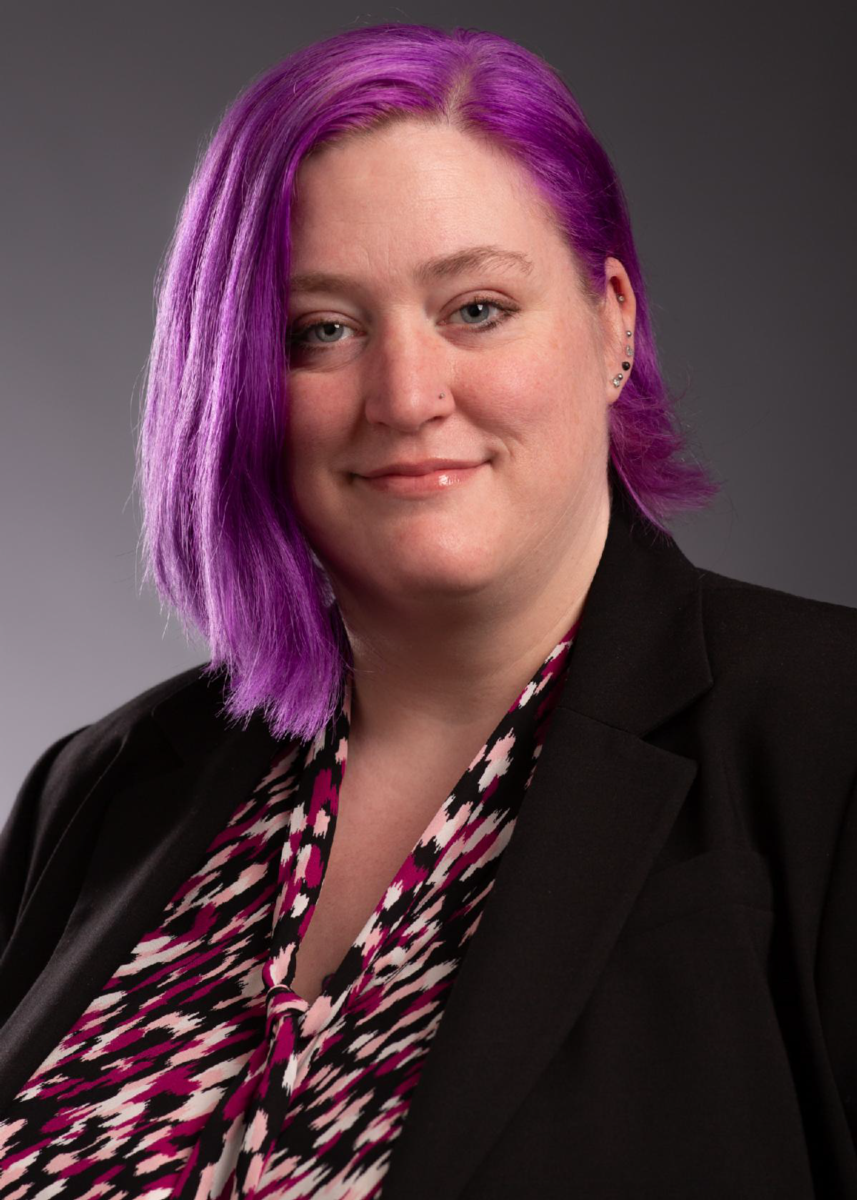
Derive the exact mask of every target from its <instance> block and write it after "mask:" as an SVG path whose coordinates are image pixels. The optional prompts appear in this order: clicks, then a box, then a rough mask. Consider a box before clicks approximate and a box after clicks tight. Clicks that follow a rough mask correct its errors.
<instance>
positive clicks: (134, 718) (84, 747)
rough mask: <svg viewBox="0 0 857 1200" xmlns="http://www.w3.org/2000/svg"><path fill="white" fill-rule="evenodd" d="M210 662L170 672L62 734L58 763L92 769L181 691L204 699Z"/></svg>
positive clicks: (68, 767)
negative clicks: (77, 727)
mask: <svg viewBox="0 0 857 1200" xmlns="http://www.w3.org/2000/svg"><path fill="white" fill-rule="evenodd" d="M207 666H208V664H202V665H200V666H196V667H191V668H189V669H188V670H185V671H180V672H178V673H177V674H175V675H171V676H169V678H167V679H163V680H161V681H160V682H159V683H156V684H153V685H152V686H151V687H148V688H146V689H145V690H144V691H141V692H138V693H137V694H136V695H133V696H131V697H130V698H129V699H127V700H124V701H123V702H122V703H121V704H119V705H117V706H116V707H115V708H112V709H110V710H108V711H107V712H106V713H104V714H103V715H102V716H100V717H98V718H97V719H96V720H94V721H92V722H91V723H90V724H88V725H84V726H82V727H81V728H80V729H78V730H75V732H74V733H72V734H67V735H66V736H65V737H63V738H60V739H59V742H57V743H54V745H55V746H60V745H61V748H60V749H59V752H58V756H57V757H58V759H59V760H60V761H58V763H57V766H60V765H62V766H64V767H65V769H66V770H67V771H70V770H71V769H72V768H75V769H76V770H78V771H80V770H83V771H84V772H85V773H89V771H88V770H87V768H90V767H97V766H98V765H99V763H101V762H103V761H104V760H105V759H107V758H112V757H113V755H114V754H115V752H116V750H118V749H119V747H120V746H121V745H122V744H123V743H124V742H125V741H126V739H127V738H128V736H129V735H130V734H132V733H133V731H134V730H135V729H136V728H137V727H138V726H139V725H140V724H141V723H142V722H144V721H146V720H147V718H148V717H149V715H150V714H151V713H152V711H153V710H154V709H155V708H157V707H158V706H159V705H161V704H163V703H164V702H165V701H167V700H170V699H171V698H172V697H177V696H178V695H179V694H180V693H182V694H183V695H184V696H185V697H186V698H187V700H188V703H194V701H195V700H196V699H197V698H198V699H199V700H200V701H201V700H203V699H204V698H205V697H206V696H208V695H209V694H210V692H211V691H212V687H213V685H212V684H211V680H210V678H209V677H207V676H206V675H205V674H204V672H205V670H206V669H207ZM51 749H53V747H49V749H48V751H46V753H50V750H51Z"/></svg>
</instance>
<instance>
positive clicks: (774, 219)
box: [0, 0, 857, 821]
mask: <svg viewBox="0 0 857 1200" xmlns="http://www.w3.org/2000/svg"><path fill="white" fill-rule="evenodd" d="M0 12H2V27H3V34H2V38H0V152H2V159H1V160H0V161H2V190H0V305H2V314H0V317H2V319H0V331H1V332H0V336H2V344H0V404H2V438H0V456H2V457H0V480H2V496H0V501H1V502H0V539H2V540H1V541H0V553H2V563H3V586H2V591H0V604H2V609H0V637H2V643H1V644H2V669H3V679H4V687H3V693H2V704H3V710H2V728H3V745H2V750H3V754H2V766H0V770H2V776H3V777H2V787H0V821H2V820H3V818H4V816H5V813H6V811H7V810H8V808H9V807H10V805H11V803H12V800H13V798H14V795H15V793H16V791H17V789H18V787H19V786H20V783H21V782H22V780H23V778H24V775H25V774H26V772H27V770H28V769H29V767H30V766H31V764H32V763H33V762H34V761H35V759H36V758H37V757H38V755H39V754H40V753H41V752H42V750H44V749H45V748H46V747H47V746H48V745H49V744H50V742H52V741H53V740H55V739H56V738H58V737H60V736H61V735H62V734H64V733H67V732H70V731H71V730H72V729H76V728H78V727H80V726H81V725H84V724H86V723H88V722H90V721H93V720H96V719H97V718H98V717H100V716H102V715H103V714H104V713H106V712H108V711H109V710H110V709H111V708H113V707H115V706H116V705H118V704H120V703H122V702H123V701H124V700H126V699H129V698H130V697H131V696H133V695H135V694H137V693H138V692H140V691H142V690H143V689H145V688H147V687H149V686H151V685H152V684H154V683H157V682H158V681H159V680H162V679H165V678H167V677H168V676H170V675H172V674H174V673H176V672H178V671H181V670H184V669H185V668H187V667H190V666H192V665H194V664H196V663H200V662H203V661H205V660H206V659H207V657H208V655H207V651H206V647H205V645H204V644H203V643H197V644H196V645H191V646H188V645H186V643H185V641H184V639H183V636H182V634H181V633H180V630H179V628H178V623H177V621H176V620H175V619H170V620H169V621H168V620H167V618H166V616H165V615H162V614H161V612H160V610H159V606H158V603H157V600H156V598H155V596H154V595H153V594H152V593H151V592H150V591H148V590H147V591H146V592H144V593H142V594H141V593H140V592H139V587H138V582H139V578H140V575H141V568H140V566H139V563H138V557H137V538H138V532H139V523H138V516H139V514H138V512H137V505H136V502H135V500H134V499H133V498H132V494H131V487H132V476H133V462H134V460H133V447H134V437H135V427H136V424H137V420H138V416H139V409H138V401H139V391H140V379H141V372H142V369H143V366H144V363H145V359H146V353H147V350H148V347H149V341H150V338H151V334H152V327H153V319H154V306H153V299H152V293H153V285H154V278H155V272H156V270H157V266H158V264H159V262H160V259H161V256H162V254H163V252H164V249H165V247H166V244H167V241H168V239H169V236H170V233H171V231H172V228H173V223H174V220H175V217H176V214H177V211H178V208H179V205H180V202H181V199H182V196H183V194H184V191H185V189H186V187H187V184H188V182H189V179H190V173H191V169H192V167H193V164H194V160H195V157H196V154H197V150H198V149H199V147H200V146H201V145H202V144H203V143H204V141H205V140H207V138H208V136H209V134H210V132H211V131H213V129H214V128H215V126H216V125H217V123H218V121H219V119H220V117H221V115H222V113H223V111H224V109H225V108H226V107H227V106H228V105H229V103H230V102H231V101H232V100H233V98H234V97H235V96H236V95H237V93H238V92H239V91H240V90H241V89H242V87H243V86H244V85H245V84H246V83H247V82H248V81H249V80H250V78H251V77H253V76H254V75H256V74H257V73H259V72H260V71H261V70H263V69H264V68H266V67H267V66H269V65H271V64H273V63H274V62H276V61H278V60H279V59H281V58H283V57H285V56H286V55H287V54H289V53H290V52H292V51H293V50H294V49H296V48H298V47H299V46H301V45H305V44H306V43H308V42H311V41H315V40H317V39H319V38H322V37H326V36H329V35H330V34H332V33H335V32H337V31H338V30H340V29H344V28H347V27H350V26H352V25H369V24H375V23H378V22H381V21H397V22H408V23H410V22H413V23H418V24H432V25H439V26H443V27H451V26H452V25H464V26H473V27H476V28H483V29H491V30H495V31H497V32H499V33H503V34H505V35H507V36H509V37H512V38H514V39H515V40H517V41H521V42H523V44H525V45H527V46H529V47H530V48H531V49H533V50H535V51H536V52H537V53H539V54H541V55H543V56H544V57H545V58H547V60H548V61H549V62H551V63H552V64H553V65H554V66H555V67H557V68H558V69H559V70H560V71H561V72H562V74H563V76H564V78H565V79H566V81H567V82H568V84H569V85H570V87H571V89H572V91H573V92H574V93H575V95H576V96H577V98H578V100H579V101H580V103H581V105H582V107H583V109H584V112H585V113H586V115H587V117H588V119H589V121H590V123H591V125H592V127H593V129H594V132H595V134H596V136H597V137H599V138H600V139H601V141H602V143H603V144H604V146H605V148H606V149H607V152H608V153H609V154H610V156H611V158H612V159H613V162H614V163H615V165H616V167H617V169H618V171H619V175H620V177H621V179H622V181H623V184H624V186H625V189H626V191H627V194H628V198H629V202H630V206H631V213H632V218H633V223H634V231H635V236H636V239H637V244H638V249H639V252H640V255H641V258H642V262H643V268H644V272H645V275H646V281H647V285H648V289H649V294H650V300H651V303H652V307H653V319H654V323H655V329H656V333H657V336H658V343H659V347H660V352H661V355H662V360H663V364H664V367H665V371H666V374H667V378H668V380H669V382H670V384H671V385H672V386H673V388H675V389H676V390H678V391H680V392H683V393H684V394H685V399H684V402H683V405H682V408H681V412H682V415H683V418H684V419H685V421H687V422H688V423H689V424H690V425H691V426H692V427H693V429H694V430H695V435H696V441H697V445H698V447H699V449H700V450H701V451H702V453H703V454H704V455H705V456H706V457H707V459H708V460H709V462H710V463H711V465H712V467H713V469H714V471H715V473H716V474H717V475H718V476H719V477H720V478H721V479H723V480H724V481H725V486H724V490H723V493H722V495H721V497H720V499H719V500H718V501H717V502H716V504H715V506H714V508H713V509H712V510H710V511H709V512H708V513H705V514H700V515H697V516H692V517H684V518H682V519H680V520H678V521H677V522H676V523H675V524H674V526H673V532H674V534H675V536H676V540H677V541H678V542H679V544H680V545H681V547H682V549H683V550H684V551H685V553H686V554H687V555H688V556H689V557H690V558H691V559H692V560H693V561H694V562H697V563H699V564H700V565H704V566H708V567H710V568H711V569H712V570H716V571H719V572H722V573H724V574H727V575H734V576H737V577H739V578H742V579H748V580H752V581H753V582H756V583H761V584H765V585H767V586H770V587H775V588H779V589H782V590H785V591H790V592H796V593H798V594H800V595H803V596H811V597H815V598H818V599H822V600H828V601H834V602H836V603H839V604H846V605H850V606H857V566H855V557H854V546H855V540H854V516H855V500H856V499H857V484H855V477H854V467H853V449H852V448H853V444H854V440H855V433H857V420H855V414H854V387H853V384H852V375H853V371H854V361H855V336H854V328H855V319H854V317H855V304H854V300H853V296H852V291H853V287H852V277H853V274H854V263H855V256H854V207H853V195H854V183H855V179H854V176H855V163H854V155H853V149H852V147H853V140H854V135H853V124H854V115H855V114H854V92H853V87H852V85H851V84H850V83H849V82H848V81H849V80H850V79H851V77H852V70H853V61H852V60H853V47H854V42H855V39H854V34H855V29H854V24H855V22H854V6H853V5H850V4H849V5H848V6H847V7H846V6H845V5H844V4H843V5H838V4H837V5H833V4H829V3H826V4H825V3H822V4H821V5H816V6H814V7H813V8H812V9H811V10H810V9H809V8H802V9H801V8H797V9H794V10H792V11H790V10H789V9H788V8H786V7H784V6H783V5H781V4H775V3H770V4H756V5H752V4H742V5H739V4H738V3H737V2H736V3H731V4H730V3H718V4H717V5H688V4H687V2H686V0H671V2H670V3H662V4H646V5H640V4H638V3H636V2H635V0H611V2H610V4H603V3H597V2H595V0H590V2H589V3H586V4H571V5H569V6H567V7H566V6H562V5H560V6H557V5H555V4H552V3H547V2H545V0H536V2H535V3H529V4H526V5H521V4H520V3H518V2H517V0H516V2H515V3H502V2H498V0H492V2H491V3H487V2H481V0H478V2H477V0H469V2H468V3H465V4H463V5H462V4H461V3H458V4H450V3H432V4H431V5H428V4H423V3H413V4H410V5H408V6H405V7H400V6H398V5H397V6H387V7H379V8H374V9H371V10H369V9H360V8H354V7H352V6H350V5H346V4H342V3H339V2H337V0H334V2H333V3H328V4H326V5H324V6H318V7H316V6H298V5H287V4H284V3H241V4H239V3H232V4H227V3H220V2H217V3H215V2H212V0H205V2H204V3H203V2H194V3H188V2H185V3H178V2H175V0H171V2H170V3H164V2H152V0H149V3H147V4H146V5H134V6H132V5H130V4H116V3H115V2H114V3H109V4H108V3H91V2H82V0H77V2H76V3H75V4H73V5H67V4H63V3H59V2H56V3H47V4H46V3H37V2H28V3H20V4H11V3H5V4H3V6H2V10H0Z"/></svg>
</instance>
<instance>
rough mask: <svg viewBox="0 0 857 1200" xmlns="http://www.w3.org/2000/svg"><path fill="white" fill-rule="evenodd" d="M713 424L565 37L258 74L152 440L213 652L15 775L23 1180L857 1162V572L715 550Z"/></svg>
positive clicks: (425, 33)
mask: <svg viewBox="0 0 857 1200" xmlns="http://www.w3.org/2000/svg"><path fill="white" fill-rule="evenodd" d="M683 445H684V438H683V436H682V434H681V433H680V432H679V431H678V430H677V428H676V423H675V418H674V415H673V413H672V412H671V408H670V402H669V397H668V395H667V393H666V390H665V388H664V386H663V383H662V381H661V378H660V376H659V373H658V367H657V360H656V354H655V349H654V343H653V339H652V332H651V328H650V324H649V320H648V311H647V304H646V298H645V291H644V287H643V281H642V278H641V273H640V268H639V264H638V261H637V257H636V254H635V251H634V246H633V241H632V236H631V231H630V223H629V219H628V215H627V212H626V207H625V204H624V200H623V197H622V192H621V188H620V185H619V183H618V181H617V179H616V176H615V174H614V172H613V169H612V167H611V165H610V163H609V161H608V159H607V157H606V155H605V153H604V151H603V150H602V149H601V147H600V146H599V145H598V144H597V142H596V141H595V140H594V138H593V136H592V134H591V132H590V131H589V130H588V128H587V126H586V124H585V121H584V119H583V116H582V114H581V113H580V110H579V109H578V107H577V105H576V103H575V101H574V100H573V99H572V97H571V96H570V95H569V93H568V90H567V88H566V87H565V85H564V83H563V82H562V81H561V80H560V78H559V77H558V75H557V74H556V73H555V72H554V71H553V70H552V69H551V68H550V67H549V66H547V65H546V64H545V63H544V62H543V61H542V60H541V59H539V58H538V57H537V56H535V55H534V54H532V53H530V52H529V51H527V50H525V49H524V48H522V47H520V46H518V45H515V44H514V43H512V42H509V41H507V40H505V39H503V38H501V37H499V36H497V35H495V34H488V33H482V32H478V31H473V30H461V29H457V30H454V31H453V32H451V33H450V32H445V31H441V30H438V29H431V28H426V27H420V26H409V25H401V26H394V25H384V26H378V27H374V28H362V29H356V30H349V31H348V32H346V33H342V34H340V35H337V36H336V37H333V38H331V39H328V40H327V41H325V42H321V43H318V44H315V45H311V46H309V47H307V48H305V49H303V50H301V51H300V52H299V53H297V54H295V55H293V56H292V57H291V58H289V59H287V60H286V61H285V62H284V63H282V64H280V65H278V66H277V67H275V68H274V69H272V70H271V71H269V72H267V73H266V74H265V75H264V76H263V77H261V78H260V79H259V80H257V81H256V82H255V83H254V84H253V85H252V86H251V87H250V88H249V89H248V91H247V92H246V93H245V94H244V95H243V96H242V97H241V98H240V99H239V100H238V101H237V102H236V103H235V105H234V106H233V107H232V108H231V109H230V110H229V111H228V112H227V114H226V116H225V118H224V120H223V122H222V124H221V126H220V128H219V129H218V130H217V132H216V134H215V137H214V139H213V141H212V143H211V145H210V147H209V148H208V150H207V151H206V153H205V155H204V157H203V158H202V161H201V163H200V165H199V167H198V170H197V172H196V173H195V176H194V179H193V181H192V184H191V187H190V190H189V194H188V198H187V202H186V204H185V207H184V210H183V212H182V215H181V219H180V222H179V225H178V228H177V231H176V235H175V239H174V242H173V245H172V247H171V251H170V255H169V259H168V262H167V264H166V268H165V271H164V274H163V278H162V283H161V289H160V296H159V310H158V321H157V328H156V333H155V339H154V344H153V349H152V356H151V361H150V369H149V375H148V382H147V396H146V411H145V418H144V422H143V425H142V429H141V438H140V473H139V481H140V487H141V494H142V498H143V503H144V519H145V527H144V532H145V548H146V554H147V561H148V563H149V566H150V572H151V578H153V579H154V580H155V582H156V584H157V586H158V588H159V589H160V592H161V594H162V595H163V596H164V597H165V598H166V599H167V600H168V601H169V602H170V603H171V604H172V605H173V606H174V607H175V609H176V610H177V611H178V612H179V613H180V614H182V616H183V617H184V619H185V620H186V621H187V623H188V624H189V625H190V626H193V627H196V628H198V629H200V630H202V631H203V632H204V634H205V636H206V637H207V638H208V640H209V642H210V645H211V648H212V658H211V663H210V664H209V665H208V668H207V669H206V670H205V671H203V670H200V669H194V670H191V671H186V672H184V673H183V674H181V675H179V676H176V677H175V678H173V679H170V680H167V681H166V682H164V683H162V684H160V685H158V686H157V687H155V688H152V689H150V690H149V691H147V692H145V693H143V694H142V695H140V696H137V697H136V698H134V699H132V700H130V701H129V702H128V703H127V704H125V705H123V706H122V707H121V708H119V709H117V710H116V711H115V712H112V713H110V714H108V715H107V716H105V717H104V718H102V719H101V720H99V721H96V722H94V723H93V724H92V725H89V726H86V727H84V728H83V729H81V730H77V731H75V732H74V733H72V734H69V735H68V736H67V737H64V738H62V739H60V740H59V741H58V742H56V743H55V744H54V745H53V746H51V747H49V748H48V749H47V750H46V751H45V753H44V754H43V755H42V757H41V758H40V759H39V761H38V762H37V763H36V764H35V765H34V767H33V768H32V770H31V772H30V774H29V775H28V777H27V779H26V780H25V782H24V784H23V787H22V789H21V792H20V794H19V796H18V799H17V801H16V804H15V808H14V811H13V814H12V817H11V819H10V821H9V823H8V825H7V827H6V830H5V833H4V841H3V845H2V888H3V894H2V900H3V905H2V926H0V929H1V930H2V938H3V945H4V946H5V952H4V956H3V958H2V960H0V1003H2V1006H3V1014H2V1015H3V1020H4V1022H5V1023H4V1025H3V1027H2V1031H0V1081H2V1082H0V1118H2V1123H1V1124H0V1155H2V1157H0V1180H2V1187H0V1197H6V1196H9V1197H11V1196H14V1197H16V1200H18V1198H21V1200H23V1198H24V1197H29V1196H36V1195H62V1196H63V1197H72V1196H74V1197H76V1196H104V1197H126V1196H140V1195H143V1194H146V1195H150V1194H151V1195H154V1196H158V1197H167V1196H169V1197H183V1198H187V1197H195V1198H201V1197H215V1196H218V1197H238V1196H240V1197H250V1196H253V1197H261V1196H277V1197H289V1198H294V1197H308V1196H322V1197H331V1198H332V1197H348V1198H356V1197H369V1196H373V1197H374V1196H378V1195H381V1194H383V1196H384V1198H385V1200H406V1198H407V1200H429V1198H432V1200H438V1198H447V1197H458V1196H461V1197H467V1200H477V1198H482V1197H485V1198H486V1200H487V1198H488V1197H490V1198H491V1200H498V1198H501V1200H502V1198H506V1197H508V1198H512V1197H514V1198H516V1200H518V1198H520V1197H530V1196H532V1197H539V1198H540V1200H544V1198H546V1197H566V1196H571V1195H574V1196H578V1195H579V1196H586V1197H587V1198H588V1200H593V1198H596V1197H604V1198H605V1200H606V1198H607V1197H610V1198H613V1197H617V1196H634V1197H637V1196H647V1197H649V1196H650V1197H658V1198H659V1200H660V1198H661V1197H664V1196H690V1195H693V1196H694V1197H712V1198H714V1197H717V1198H718V1200H722V1198H723V1197H724V1196H729V1197H753V1198H754V1200H756V1198H757V1197H758V1196H760V1195H764V1196H774V1195H776V1196H777V1197H782V1198H785V1197H795V1198H797V1197H801V1198H803V1197H811V1196H815V1195H818V1196H821V1195H823V1196H826V1197H833V1196H836V1197H846V1196H847V1197H853V1196H857V1152H855V1131H857V1036H855V1034H854V1032H853V1031H854V1022H853V1019H852V1010H853V1002H854V998H855V994H857V989H855V983H857V978H855V967H854V958H853V949H852V947H853V935H854V932H855V922H854V914H855V905H857V884H855V882H854V881H855V879H857V874H855V870H854V868H855V867H857V821H855V817H854V816H853V809H854V805H853V804H851V805H849V800H851V799H852V798H853V795H854V781H855V767H857V745H855V740H854V735H853V717H854V711H855V706H854V700H855V685H854V679H855V641H857V639H855V633H857V620H855V611H854V610H853V609H849V608H845V607H842V606H837V605H833V604H826V603H821V602H818V601H812V600H808V599H803V598H800V597H797V596H792V595H789V594H786V593H783V592H779V591H774V590H772V589H769V588H761V587H757V586H754V585H752V584H749V583H744V582H741V581H739V580H735V579H729V578H726V577H724V576H721V575H717V574H715V573H713V572H710V571H705V570H701V569H698V568H696V567H694V566H693V565H692V564H691V563H690V562H689V561H688V560H687V559H686V558H685V556H684V555H683V554H682V553H681V551H680V550H679V548H678V547H677V545H676V544H675V542H674V541H673V539H672V538H671V537H670V535H669V533H668V530H667V525H666V521H667V518H668V517H669V516H670V515H672V514H674V513H676V512H678V511H681V510H688V509H692V508H698V507H700V506H701V505H702V504H704V503H705V502H706V500H707V499H708V498H710V497H711V496H712V495H713V494H714V493H715V491H716V485H715V484H714V483H713V482H712V481H711V479H710V478H709V476H708V475H707V473H706V471H705V470H704V469H703V468H702V467H701V466H700V465H699V464H698V463H695V462H690V463H689V462H687V461H685V460H682V459H681V458H680V457H679V455H680V452H681V451H682V449H683ZM346 768H347V769H346ZM322 885H323V886H322Z"/></svg>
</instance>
